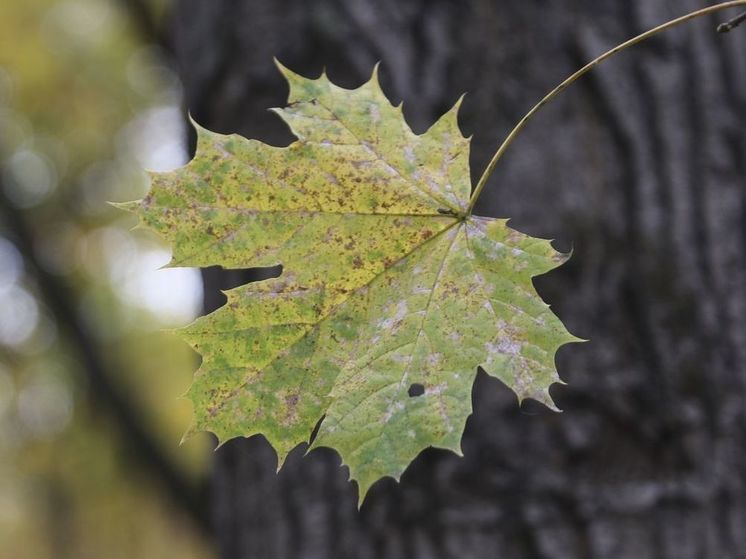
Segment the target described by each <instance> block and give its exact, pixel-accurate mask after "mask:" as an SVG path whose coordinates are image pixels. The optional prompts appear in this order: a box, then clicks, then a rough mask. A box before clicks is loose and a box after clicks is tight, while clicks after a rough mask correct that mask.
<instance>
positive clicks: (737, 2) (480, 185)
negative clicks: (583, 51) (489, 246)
mask: <svg viewBox="0 0 746 559" xmlns="http://www.w3.org/2000/svg"><path fill="white" fill-rule="evenodd" d="M744 5H746V0H734V1H731V2H723V3H722V4H716V5H714V6H710V7H708V8H703V9H701V10H697V11H696V12H691V13H688V14H686V15H684V16H681V17H679V18H676V19H673V20H671V21H668V22H666V23H664V24H662V25H659V26H658V27H655V28H653V29H650V30H649V31H646V32H645V33H642V34H640V35H637V36H636V37H633V38H632V39H629V40H628V41H625V42H624V43H622V44H620V45H617V46H615V47H614V48H613V49H611V50H608V51H606V52H605V53H603V54H602V55H601V56H599V57H598V58H596V59H594V60H592V61H591V62H589V63H588V64H586V65H585V66H583V67H582V68H581V69H580V70H578V71H577V72H575V73H574V74H572V75H571V76H570V77H568V78H567V79H565V80H564V81H563V82H562V83H560V84H559V85H558V86H557V87H555V88H554V89H552V90H551V91H550V92H549V93H547V94H546V95H545V96H544V98H543V99H542V100H541V101H539V102H538V103H537V104H536V105H534V107H533V108H532V109H531V110H530V111H529V112H528V113H526V115H525V116H524V117H523V118H522V119H521V120H520V121H519V122H518V124H516V126H515V128H513V130H511V131H510V133H509V134H508V136H507V137H506V138H505V140H504V141H503V143H502V144H500V147H499V148H497V151H496V152H495V155H493V156H492V159H491V160H490V162H489V163H488V164H487V168H486V169H485V171H484V173H482V176H481V177H480V178H479V182H477V186H476V188H475V189H474V193H473V194H472V196H471V200H470V202H469V207H468V209H467V211H466V215H470V214H471V213H472V211H473V210H474V205H475V204H476V203H477V199H478V198H479V195H480V194H481V193H482V190H484V187H485V185H486V184H487V180H488V179H489V178H490V176H491V175H492V172H493V171H494V170H495V165H497V162H498V161H499V160H500V159H501V158H502V156H503V154H504V153H505V151H506V150H507V149H508V147H509V146H510V144H512V143H513V140H515V138H516V136H518V134H519V133H520V132H521V131H522V130H523V128H524V127H525V126H526V124H528V122H529V121H530V120H531V118H532V117H533V116H534V115H535V114H536V113H537V112H539V110H540V109H541V108H542V107H543V106H544V105H546V104H547V103H549V101H551V100H552V99H554V98H555V97H556V96H557V95H559V94H560V93H562V92H563V91H564V90H565V89H566V88H567V87H568V86H570V85H572V83H573V82H575V81H576V80H577V79H578V78H581V77H582V76H584V75H585V74H587V73H588V72H589V71H590V70H592V69H593V68H595V67H596V66H598V65H599V64H600V63H601V62H603V61H604V60H606V59H608V58H611V57H612V56H614V55H615V54H617V53H619V52H621V51H623V50H626V49H627V48H629V47H631V46H634V45H636V44H637V43H641V42H642V41H644V40H646V39H649V38H650V37H652V36H654V35H657V34H658V33H660V32H661V31H665V30H667V29H670V28H672V27H676V26H677V25H680V24H682V23H686V22H687V21H690V20H692V19H695V18H698V17H701V16H704V15H707V14H711V13H714V12H717V11H720V10H724V9H726V8H734V7H736V6H744Z"/></svg>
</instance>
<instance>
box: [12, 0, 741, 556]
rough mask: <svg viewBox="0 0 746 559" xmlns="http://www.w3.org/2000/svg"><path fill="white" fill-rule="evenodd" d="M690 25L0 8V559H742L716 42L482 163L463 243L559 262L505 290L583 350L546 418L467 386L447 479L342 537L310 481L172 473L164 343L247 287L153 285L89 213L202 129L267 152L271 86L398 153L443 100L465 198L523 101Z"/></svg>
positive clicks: (644, 54)
mask: <svg viewBox="0 0 746 559" xmlns="http://www.w3.org/2000/svg"><path fill="white" fill-rule="evenodd" d="M713 3H714V2H704V1H701V0H677V1H676V2H671V1H669V0H624V1H622V0H593V1H591V0H566V1H565V2H547V1H546V0H522V1H521V2H497V1H493V0H492V1H491V0H466V1H455V0H429V1H426V0H318V1H317V2H305V1H303V0H282V1H279V0H4V1H3V2H2V3H0V559H6V558H9V559H10V558H13V559H15V558H18V557H23V558H26V557H29V558H32V559H36V558H47V557H50V558H51V557H54V558H68V557H69V558H78V557H81V558H87V557H107V558H117V557H128V558H130V557H138V558H148V557H171V556H178V557H183V558H185V559H186V558H192V557H194V558H210V557H223V558H227V559H234V558H254V557H261V558H286V557H287V558H292V557H304V558H306V557H308V558H320V559H323V558H329V557H356V558H357V557H361V558H363V557H371V558H379V557H386V558H389V557H390V558H399V557H401V558H407V559H410V558H419V557H422V558H425V557H459V558H468V557H474V558H482V557H506V558H530V559H534V558H568V559H575V558H635V559H646V558H672V559H673V558H675V559H682V558H683V559H685V558H689V557H691V558H717V559H721V558H742V557H746V467H744V464H746V400H745V399H744V398H745V397H746V132H745V130H746V29H744V28H743V27H742V28H737V29H735V30H733V31H732V32H731V33H728V34H720V35H719V34H717V33H715V27H716V26H717V24H718V23H720V22H722V21H724V20H726V19H729V18H730V17H733V16H735V15H737V13H738V12H737V11H736V13H732V12H723V13H721V14H719V15H717V16H711V17H706V18H703V19H701V20H698V21H696V22H692V23H690V24H688V25H686V26H684V27H681V28H678V29H676V30H673V31H670V32H668V33H666V34H665V35H664V36H660V37H658V38H655V39H653V40H651V41H649V42H647V43H646V44H644V45H641V46H639V47H636V49H635V50H634V51H630V52H627V53H625V54H623V55H620V56H619V57H618V58H616V59H615V60H613V61H610V62H609V63H607V64H606V65H605V66H603V67H602V68H600V69H597V70H596V71H594V72H593V73H592V74H591V75H589V76H587V77H586V78H585V79H584V80H583V81H582V82H580V83H578V84H576V85H575V86H573V88H572V89H571V90H569V91H568V92H567V93H565V94H564V95H563V96H562V97H561V98H560V99H558V100H557V101H556V102H555V103H553V104H552V105H551V106H549V107H548V108H547V109H545V110H544V112H543V113H542V114H541V115H540V116H539V117H537V119H536V121H535V122H534V123H533V124H532V125H530V126H529V127H528V128H527V129H526V131H525V133H524V134H523V135H522V136H521V138H520V139H519V140H518V141H516V142H515V144H514V145H513V146H512V147H511V150H510V152H508V154H507V155H506V157H505V158H504V159H503V161H502V162H501V166H500V168H499V169H498V170H497V171H496V172H495V174H494V176H493V178H492V179H491V181H490V184H489V185H488V188H487V190H486V192H485V194H484V196H483V199H482V200H481V201H480V204H479V205H478V208H477V213H479V214H482V215H488V216H493V217H510V218H512V221H511V225H512V226H513V227H515V228H516V229H519V230H521V231H523V232H526V233H528V234H532V235H536V236H541V237H548V238H555V239H556V241H555V244H556V245H557V247H558V248H559V249H562V250H567V249H569V248H570V247H572V248H573V249H574V256H573V258H572V260H571V261H570V262H569V263H568V264H566V265H565V266H563V267H562V268H561V269H559V270H557V271H555V272H552V273H551V274H549V275H547V276H546V277H541V278H539V279H537V280H536V284H537V287H538V289H539V292H540V293H541V294H542V296H543V297H544V298H545V299H546V300H547V301H548V302H550V303H551V304H552V305H553V308H554V309H555V311H556V313H557V314H558V315H559V316H560V317H561V318H562V319H563V320H564V321H565V323H566V324H567V325H568V327H569V329H570V330H571V331H572V332H573V333H575V334H577V335H578V336H581V337H584V338H590V339H591V342H590V343H587V344H583V345H571V346H567V347H565V348H563V349H562V350H561V351H560V352H559V354H558V357H557V365H558V370H559V372H560V375H561V376H562V378H563V379H564V380H566V381H567V382H568V385H567V386H555V387H554V388H553V389H552V394H553V396H554V397H555V399H556V400H557V402H558V404H559V406H560V408H562V409H563V410H565V411H564V413H562V414H555V413H552V412H550V411H548V410H547V409H545V408H543V407H541V406H540V405H538V404H535V403H532V402H527V403H525V404H524V405H523V406H522V407H521V408H519V407H518V406H517V404H516V401H515V397H514V395H513V394H512V393H511V392H510V391H509V390H508V389H507V388H505V387H504V386H502V385H501V384H499V383H498V382H497V381H496V380H494V379H490V378H488V377H487V376H486V375H483V374H480V375H479V376H478V379H477V382H476V385H475V390H474V395H473V401H474V415H473V416H472V417H471V418H470V420H469V422H468V424H467V429H466V433H465V437H464V451H465V454H466V456H465V458H463V459H461V458H458V457H456V456H455V455H452V454H448V453H446V452H442V451H436V450H428V451H426V452H424V453H423V454H422V455H421V456H420V457H419V458H418V459H417V460H416V461H415V462H414V463H413V464H412V466H411V467H410V468H409V469H408V470H407V472H406V473H405V474H404V476H403V477H402V481H401V484H396V483H395V482H393V480H390V479H385V480H382V481H380V482H379V483H378V484H376V485H375V486H374V487H373V489H372V490H371V493H370V494H369V496H368V498H367V500H366V502H365V505H364V507H363V509H362V511H361V512H360V513H358V512H357V510H356V490H355V488H354V486H352V485H351V484H349V483H348V482H347V473H346V471H345V470H344V469H341V468H339V458H338V456H337V455H336V454H334V453H333V452H332V451H329V450H325V449H321V450H318V451H314V452H313V453H311V454H310V455H308V456H306V457H303V453H304V452H305V449H303V448H298V449H297V450H296V451H294V452H293V453H292V454H291V456H290V457H289V459H288V461H287V462H286V466H285V467H284V468H283V470H282V471H281V472H280V474H279V475H276V474H275V457H274V454H273V451H272V450H271V448H270V447H269V446H268V445H267V443H266V441H264V440H263V439H262V438H261V437H254V438H252V439H249V440H235V441H231V442H229V443H228V444H226V445H225V446H223V447H221V448H220V449H219V450H217V451H216V452H212V450H211V449H212V448H213V446H214V443H213V441H212V440H211V438H210V437H209V436H207V435H204V436H198V437H195V438H192V439H190V440H189V441H188V442H186V443H185V444H183V445H181V446H179V441H180V438H181V434H182V433H183V431H184V430H185V428H186V427H187V426H188V424H189V421H190V413H191V411H190V407H189V404H188V402H186V401H185V400H181V399H179V395H180V394H183V393H184V391H185V390H186V389H187V387H188V386H189V383H190V378H191V375H192V372H193V371H194V369H195V368H196V366H197V363H198V356H197V355H195V354H194V353H193V352H191V350H189V349H188V347H187V346H186V345H185V344H184V343H182V342H180V341H179V339H178V338H177V337H176V336H174V335H173V334H170V333H169V332H168V330H169V329H171V328H174V327H178V326H180V325H184V324H187V323H188V322H190V321H191V320H192V319H193V318H194V317H195V316H197V315H199V314H201V313H202V312H204V311H209V310H212V309H214V308H216V307H217V306H219V305H221V304H222V302H223V300H224V299H223V298H222V295H221V294H220V292H219V290H220V289H225V288H228V287H233V286H236V285H239V284H241V283H243V282H246V281H251V280H253V279H257V278H258V277H259V276H258V275H257V273H256V272H254V271H223V270H219V269H208V270H204V271H198V270H189V269H169V270H159V269H158V268H159V267H160V266H162V265H163V264H165V263H166V262H167V261H168V259H169V251H168V248H167V247H165V246H164V245H163V243H161V242H160V241H159V240H158V239H157V238H155V237H154V236H153V235H152V234H150V233H148V232H145V231H140V230H135V231H131V230H130V229H131V227H132V226H133V225H134V221H135V220H134V218H133V217H132V216H131V215H128V214H126V213H124V212H121V211H118V210H116V209H115V208H113V207H111V206H110V205H108V204H107V201H125V200H131V199H137V198H140V197H141V196H142V195H143V194H144V193H145V192H146V191H147V189H148V180H147V177H146V175H145V173H144V172H143V169H144V168H149V169H155V170H167V169H172V168H174V167H178V166H180V165H183V164H184V163H185V162H186V161H188V159H189V154H190V152H191V151H192V150H193V148H194V133H193V131H192V130H191V129H190V128H189V126H188V125H187V120H186V114H187V110H188V111H190V112H191V114H192V115H193V116H194V118H195V119H196V120H197V121H198V122H200V123H201V124H202V125H204V126H206V127H208V128H210V129H212V130H215V131H219V132H224V133H228V132H239V133H241V134H243V135H245V136H247V137H252V138H259V139H262V140H264V141H267V142H269V143H272V144H274V145H284V144H287V143H289V142H290V141H292V136H291V135H290V134H289V132H288V131H287V129H286V127H285V126H284V125H283V124H282V123H281V122H280V121H279V119H278V118H277V117H276V116H274V115H272V114H270V113H269V112H267V111H266V109H267V108H269V107H275V106H281V105H282V104H283V103H284V102H285V99H286V95H287V88H286V85H285V84H284V83H283V80H282V78H281V76H280V75H279V73H278V72H277V70H276V68H275V67H274V65H273V63H272V57H274V56H276V57H277V58H279V59H280V60H281V61H282V62H283V63H284V64H285V65H287V66H288V67H290V68H291V69H293V70H295V71H297V72H299V73H302V74H304V75H307V76H316V75H318V74H319V73H320V72H321V70H322V68H326V69H327V72H328V74H329V75H330V77H331V79H332V80H333V81H335V82H336V83H338V84H340V85H343V86H347V87H354V86H358V85H360V84H361V83H362V82H364V81H366V80H367V79H368V77H369V76H370V73H371V70H372V68H373V65H374V64H375V62H376V61H379V60H380V61H381V62H382V65H381V71H380V74H381V81H382V84H383V88H384V90H385V91H386V93H387V94H388V95H389V96H390V98H391V99H392V101H393V102H394V103H397V102H398V101H400V100H403V101H404V113H405V116H406V118H407V119H408V121H409V123H410V124H411V126H412V127H413V129H414V130H415V131H416V132H422V131H423V130H425V129H426V128H427V127H428V126H429V125H430V124H431V123H432V122H433V121H434V120H435V119H436V118H437V117H438V116H439V115H440V114H442V113H443V112H444V111H445V110H447V109H448V108H450V106H451V105H452V104H453V103H454V102H455V101H456V99H457V98H458V97H459V96H460V95H461V94H462V93H463V92H464V91H467V92H468V95H467V97H466V99H465V102H464V104H463V108H462V112H461V115H460V120H461V125H462V129H463V130H464V132H465V134H466V135H471V134H473V135H474V138H473V140H472V161H471V163H472V169H473V175H475V176H478V174H479V173H481V170H482V169H483V168H484V166H485V165H486V162H487V161H488V160H489V157H490V156H491V155H492V153H493V152H494V149H495V148H496V146H497V145H498V143H499V141H500V140H501V139H502V138H503V137H504V136H505V134H506V133H507V132H508V131H509V130H510V129H511V127H512V126H513V125H514V124H515V122H516V121H517V120H518V119H519V118H520V117H521V116H522V115H523V114H524V113H525V112H526V111H527V110H528V109H529V108H530V107H531V105H532V104H533V103H534V102H535V101H537V100H538V99H539V98H541V96H542V95H543V94H544V93H545V92H546V91H547V90H548V89H550V88H551V87H553V86H554V85H555V84H556V83H558V82H559V81H560V80H561V79H563V78H564V77H565V76H566V75H568V74H569V73H571V72H572V71H573V70H575V69H576V68H578V67H579V66H581V65H582V64H583V63H584V62H586V61H587V60H589V59H591V58H593V57H594V56H596V55H598V54H600V53H601V52H603V51H604V50H606V49H607V48H610V47H611V46H613V45H615V44H616V43H618V42H621V41H623V40H624V39H626V38H628V37H629V36H632V35H634V34H637V33H640V32H642V31H644V30H646V29H648V28H650V27H653V26H654V25H657V24H659V23H662V22H664V21H666V20H668V19H671V18H673V17H676V16H679V15H682V14H684V13H686V12H688V11H691V10H694V9H698V8H700V7H703V6H704V5H705V4H713Z"/></svg>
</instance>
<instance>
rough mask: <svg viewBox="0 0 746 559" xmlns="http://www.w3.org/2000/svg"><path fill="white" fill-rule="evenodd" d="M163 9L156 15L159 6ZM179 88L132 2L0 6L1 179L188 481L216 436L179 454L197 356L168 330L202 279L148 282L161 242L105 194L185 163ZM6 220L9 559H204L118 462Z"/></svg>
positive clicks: (5, 552) (126, 195)
mask: <svg viewBox="0 0 746 559" xmlns="http://www.w3.org/2000/svg"><path fill="white" fill-rule="evenodd" d="M153 8H154V10H156V11H157V10H160V9H162V8H163V6H161V5H159V6H153ZM180 102H181V100H180V88H179V84H178V80H177V79H176V77H175V76H174V75H173V73H172V72H171V71H170V70H169V69H168V67H167V65H166V64H165V63H164V61H163V56H162V54H161V53H160V52H159V50H158V49H157V48H156V47H154V46H150V45H146V44H144V43H143V41H142V40H141V39H140V38H139V37H138V34H137V32H136V29H134V28H133V26H132V25H131V24H130V21H129V19H128V16H127V14H126V13H124V12H123V11H122V4H121V3H118V2H113V1H106V0H66V1H54V0H23V1H19V0H7V1H4V2H0V173H2V184H3V187H4V195H5V197H6V198H8V199H9V200H10V201H11V202H12V203H13V205H14V206H15V208H17V210H16V211H19V212H22V213H23V215H24V216H25V218H26V219H27V221H28V222H29V223H30V225H31V226H32V230H33V234H34V239H35V257H36V258H37V259H38V261H39V262H40V264H41V265H42V266H43V268H44V269H45V270H47V271H48V272H50V273H52V274H54V275H55V276H56V277H59V278H60V280H61V281H64V282H66V283H67V284H69V285H70V286H72V288H73V291H74V293H75V294H76V297H75V301H74V304H75V308H77V309H78V311H79V313H78V314H79V316H80V317H81V319H82V320H83V321H85V323H86V325H87V326H88V327H89V330H90V331H91V332H93V333H94V335H95V340H94V341H95V343H96V344H97V345H99V346H100V347H101V349H102V354H103V355H104V356H105V357H106V359H107V361H108V363H107V365H108V366H109V368H110V370H111V371H112V372H113V373H114V374H115V378H114V379H113V380H114V381H116V384H118V385H121V386H123V387H125V388H126V389H127V390H126V393H127V394H131V395H133V396H134V398H132V399H133V400H135V401H132V402H130V405H131V406H132V408H133V409H134V410H136V413H137V415H138V417H140V418H142V420H143V422H144V423H145V424H147V425H149V426H150V427H151V432H152V433H153V435H154V437H156V438H157V440H158V441H159V444H160V445H161V447H162V448H163V449H164V452H165V453H166V454H167V455H168V456H169V457H170V458H171V459H172V461H173V462H174V463H175V464H176V465H177V466H178V467H179V468H180V470H183V472H184V474H185V475H186V476H188V478H190V479H193V480H197V479H200V478H202V477H203V476H204V474H205V469H206V457H207V456H209V453H207V452H206V451H205V446H206V445H205V443H206V439H199V438H197V439H192V440H190V442H189V443H187V444H185V445H184V446H182V447H178V442H179V440H180V436H181V433H182V432H183V431H184V430H185V427H186V426H187V425H188V424H189V421H190V418H191V410H190V407H189V404H188V403H187V402H186V401H185V400H179V399H177V398H176V396H177V395H179V394H182V393H183V392H184V391H185V390H186V388H187V386H188V385H189V382H190V378H191V374H192V371H193V369H194V368H195V356H194V354H193V353H192V352H191V350H189V349H188V347H187V346H186V345H185V344H183V343H182V342H180V341H178V340H177V339H176V338H175V337H174V336H173V335H171V334H169V333H167V332H164V331H163V330H162V329H163V328H164V327H171V326H178V325H182V324H185V323H187V322H189V321H190V320H191V318H193V317H194V315H195V314H196V313H197V312H198V310H199V306H200V300H201V299H200V297H201V291H200V290H201V284H200V282H199V276H198V274H197V272H196V271H194V270H162V271H155V270H156V269H157V268H158V267H159V266H161V265H163V264H164V263H165V262H167V260H168V253H167V252H166V251H165V249H164V247H163V244H162V243H161V242H160V241H158V240H157V239H155V238H154V237H153V236H151V235H150V234H148V233H146V232H143V231H133V232H130V228H131V227H132V226H133V224H134V218H133V217H132V216H130V215H128V214H125V213H123V212H120V211H118V210H115V209H114V208H112V207H111V206H109V205H107V204H106V201H107V200H128V199H133V198H137V197H140V196H142V195H143V194H144V192H145V191H146V189H147V182H146V179H145V175H144V173H143V171H142V168H143V166H148V167H151V168H155V169H166V168H170V167H174V166H177V165H180V164H182V163H183V162H184V161H185V159H186V151H185V148H184V139H183V137H184V132H185V131H184V125H183V119H182V117H181V110H180ZM28 256H29V255H23V254H21V253H20V251H19V248H18V246H16V244H14V238H13V232H12V231H10V230H9V229H8V228H7V224H4V223H0V558H2V559H5V558H17V557H24V558H32V559H35V558H46V557H55V558H64V557H76V558H78V557H106V558H109V559H113V558H117V557H127V558H131V557H137V558H148V557H171V556H174V557H181V558H187V559H188V558H198V557H208V556H209V550H208V547H207V544H206V542H204V541H203V540H202V539H201V537H200V536H199V534H198V533H197V531H196V530H195V527H194V524H193V523H192V522H191V521H190V520H189V519H188V518H187V516H186V515H185V514H184V513H183V512H182V511H179V510H178V509H177V508H176V507H175V506H174V505H173V504H172V502H171V501H169V500H168V499H167V497H166V494H165V493H164V491H163V490H162V488H161V487H159V486H158V484H157V483H156V482H155V481H154V480H153V479H152V478H150V477H148V476H147V475H146V474H144V473H143V472H144V469H143V468H141V467H139V464H140V462H141V461H143V460H146V459H147V457H142V456H132V455H130V453H129V452H125V451H124V448H125V446H124V445H123V442H122V438H123V437H124V436H125V434H124V433H125V431H124V430H123V429H122V428H121V426H120V425H117V423H116V421H115V420H114V417H113V415H112V414H110V413H107V410H106V408H105V405H96V404H97V401H96V398H97V395H96V393H95V391H94V390H93V389H92V388H91V386H90V384H89V383H88V382H87V381H86V375H85V374H84V371H83V370H82V369H81V367H82V364H81V363H80V362H79V361H78V359H79V357H78V354H77V352H76V351H75V348H74V347H71V346H70V343H69V341H68V339H67V338H66V337H65V336H64V335H63V334H62V332H63V331H64V327H65V325H60V324H56V323H55V320H54V317H53V316H52V315H51V314H50V312H49V310H48V308H47V305H46V303H45V301H44V299H43V298H42V297H41V295H40V292H39V289H38V286H37V285H36V282H35V278H34V275H33V270H32V269H30V267H29V266H28V260H27V257H28Z"/></svg>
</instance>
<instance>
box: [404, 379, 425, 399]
mask: <svg viewBox="0 0 746 559" xmlns="http://www.w3.org/2000/svg"><path fill="white" fill-rule="evenodd" d="M424 393H425V387H424V386H422V385H421V384H420V383H418V382H415V383H414V384H413V385H411V386H410V387H409V390H408V391H407V394H409V397H410V398H416V397H417V396H422V395H423V394H424Z"/></svg>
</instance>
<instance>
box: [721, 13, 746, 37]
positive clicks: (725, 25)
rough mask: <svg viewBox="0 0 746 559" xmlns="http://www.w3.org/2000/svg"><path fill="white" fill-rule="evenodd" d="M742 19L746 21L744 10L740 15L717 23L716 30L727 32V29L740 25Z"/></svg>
mask: <svg viewBox="0 0 746 559" xmlns="http://www.w3.org/2000/svg"><path fill="white" fill-rule="evenodd" d="M744 21H746V12H743V13H742V14H741V15H738V16H736V17H734V18H733V19H731V20H730V21H726V22H725V23H721V24H720V25H718V28H717V32H718V33H728V32H729V31H732V30H733V29H735V28H736V27H738V26H739V25H741V24H742V23H743V22H744Z"/></svg>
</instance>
